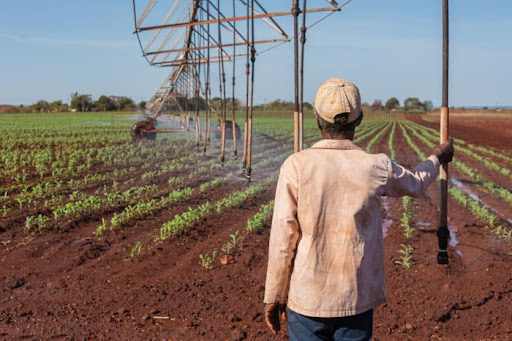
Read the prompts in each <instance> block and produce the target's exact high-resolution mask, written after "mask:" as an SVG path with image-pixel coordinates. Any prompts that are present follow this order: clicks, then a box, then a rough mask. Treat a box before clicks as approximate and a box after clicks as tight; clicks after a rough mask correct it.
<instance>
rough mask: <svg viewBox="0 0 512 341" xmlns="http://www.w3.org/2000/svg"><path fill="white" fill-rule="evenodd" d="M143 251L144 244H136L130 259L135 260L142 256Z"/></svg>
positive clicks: (131, 251)
mask: <svg viewBox="0 0 512 341" xmlns="http://www.w3.org/2000/svg"><path fill="white" fill-rule="evenodd" d="M141 251H142V243H141V242H137V244H135V245H134V246H133V247H132V248H131V250H130V257H131V258H132V259H133V258H135V257H136V256H138V255H140V252H141Z"/></svg>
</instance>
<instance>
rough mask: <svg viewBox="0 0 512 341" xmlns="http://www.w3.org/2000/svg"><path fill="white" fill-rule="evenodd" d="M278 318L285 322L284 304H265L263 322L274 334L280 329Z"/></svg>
mask: <svg viewBox="0 0 512 341" xmlns="http://www.w3.org/2000/svg"><path fill="white" fill-rule="evenodd" d="M279 319H282V320H283V322H286V305H285V304H281V303H268V304H265V322H267V326H268V327H269V328H270V330H271V331H272V333H273V334H274V335H275V334H277V332H279V330H281V323H280V320H279Z"/></svg>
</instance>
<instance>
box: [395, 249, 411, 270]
mask: <svg viewBox="0 0 512 341" xmlns="http://www.w3.org/2000/svg"><path fill="white" fill-rule="evenodd" d="M400 245H401V246H402V249H401V250H400V251H399V252H400V253H401V254H402V256H401V257H400V259H398V260H395V261H394V263H395V264H399V265H401V266H403V267H404V268H407V269H410V268H412V252H413V251H414V249H413V247H412V245H405V244H400Z"/></svg>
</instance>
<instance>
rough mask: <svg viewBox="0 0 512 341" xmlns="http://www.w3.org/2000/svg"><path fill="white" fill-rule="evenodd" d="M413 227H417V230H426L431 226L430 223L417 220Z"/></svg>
mask: <svg viewBox="0 0 512 341" xmlns="http://www.w3.org/2000/svg"><path fill="white" fill-rule="evenodd" d="M414 225H415V226H416V227H418V229H420V230H426V229H427V227H430V226H432V223H430V222H428V221H421V220H417V221H415V222H414Z"/></svg>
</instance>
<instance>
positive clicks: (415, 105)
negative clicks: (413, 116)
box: [363, 97, 434, 111]
mask: <svg viewBox="0 0 512 341" xmlns="http://www.w3.org/2000/svg"><path fill="white" fill-rule="evenodd" d="M363 106H367V107H370V108H372V109H373V110H388V111H392V110H401V111H429V110H432V109H433V108H434V105H433V104H432V101H430V100H425V101H420V99H419V98H418V97H408V98H406V99H405V100H404V103H403V105H402V106H400V101H399V100H398V98H396V97H391V98H390V99H388V100H387V101H386V103H382V101H381V100H380V99H376V100H374V101H373V103H372V104H368V103H366V102H364V103H363Z"/></svg>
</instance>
